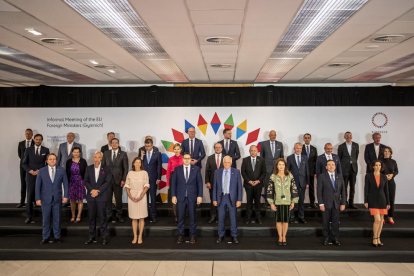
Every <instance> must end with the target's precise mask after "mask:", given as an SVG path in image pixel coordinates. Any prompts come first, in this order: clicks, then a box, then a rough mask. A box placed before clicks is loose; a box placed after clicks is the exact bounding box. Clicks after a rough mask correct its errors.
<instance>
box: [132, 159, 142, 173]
mask: <svg viewBox="0 0 414 276" xmlns="http://www.w3.org/2000/svg"><path fill="white" fill-rule="evenodd" d="M137 160H139V161H141V166H140V167H139V168H140V169H141V170H142V160H141V158H139V157H135V158H134V160H132V170H133V171H135V165H134V164H135V161H137Z"/></svg>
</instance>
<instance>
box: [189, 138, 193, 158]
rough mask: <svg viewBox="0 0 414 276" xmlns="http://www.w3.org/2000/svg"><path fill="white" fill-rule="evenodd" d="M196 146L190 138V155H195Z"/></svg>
mask: <svg viewBox="0 0 414 276" xmlns="http://www.w3.org/2000/svg"><path fill="white" fill-rule="evenodd" d="M193 151H194V146H193V139H191V140H190V155H191V156H193Z"/></svg>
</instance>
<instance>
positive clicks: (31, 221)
mask: <svg viewBox="0 0 414 276" xmlns="http://www.w3.org/2000/svg"><path fill="white" fill-rule="evenodd" d="M24 223H26V224H29V223H35V221H34V220H32V219H31V218H27V219H26V220H25V221H24Z"/></svg>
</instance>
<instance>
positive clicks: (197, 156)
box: [181, 127, 206, 169]
mask: <svg viewBox="0 0 414 276" xmlns="http://www.w3.org/2000/svg"><path fill="white" fill-rule="evenodd" d="M187 133H188V138H187V139H185V140H184V141H183V142H182V143H181V154H184V153H186V152H188V153H190V155H191V165H193V166H197V167H199V168H200V169H201V161H203V159H204V157H206V152H205V151H204V145H203V141H201V140H200V139H197V138H195V128H193V127H190V128H189V129H188V130H187Z"/></svg>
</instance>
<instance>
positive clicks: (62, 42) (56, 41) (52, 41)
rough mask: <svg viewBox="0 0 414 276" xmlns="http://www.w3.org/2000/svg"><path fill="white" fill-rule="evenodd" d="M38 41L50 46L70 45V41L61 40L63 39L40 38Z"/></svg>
mask: <svg viewBox="0 0 414 276" xmlns="http://www.w3.org/2000/svg"><path fill="white" fill-rule="evenodd" d="M40 41H41V42H43V43H46V44H52V45H70V44H72V42H71V41H69V40H66V39H63V38H49V37H47V38H42V39H41V40H40Z"/></svg>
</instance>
